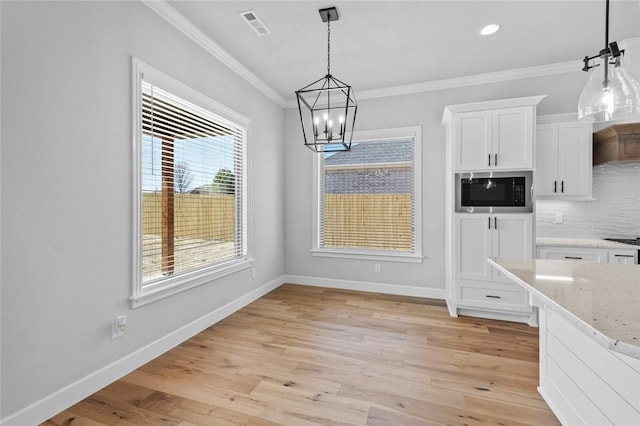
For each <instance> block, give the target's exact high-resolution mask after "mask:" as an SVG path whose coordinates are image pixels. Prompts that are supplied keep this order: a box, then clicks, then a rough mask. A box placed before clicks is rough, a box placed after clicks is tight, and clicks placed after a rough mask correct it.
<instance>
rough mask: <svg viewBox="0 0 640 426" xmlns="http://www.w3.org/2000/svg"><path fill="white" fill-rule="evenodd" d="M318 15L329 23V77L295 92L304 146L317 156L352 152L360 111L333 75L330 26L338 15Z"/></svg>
mask: <svg viewBox="0 0 640 426" xmlns="http://www.w3.org/2000/svg"><path fill="white" fill-rule="evenodd" d="M319 12H320V17H321V18H322V22H326V23H327V75H325V76H324V77H322V78H320V79H318V80H316V81H314V82H313V83H311V84H309V85H307V86H305V87H303V88H302V89H300V90H297V91H296V98H297V100H298V110H299V112H300V122H301V123H302V133H303V135H304V144H305V146H307V147H308V148H310V149H311V150H312V151H314V152H336V151H349V150H350V149H351V138H352V136H353V127H354V124H355V120H356V111H357V109H358V107H357V105H356V98H355V94H354V93H353V90H352V89H351V86H349V85H348V84H345V83H343V82H342V81H340V80H338V79H337V78H335V77H333V76H332V75H331V22H332V21H337V20H338V18H339V17H338V11H337V9H336V8H335V7H329V8H326V9H320V10H319Z"/></svg>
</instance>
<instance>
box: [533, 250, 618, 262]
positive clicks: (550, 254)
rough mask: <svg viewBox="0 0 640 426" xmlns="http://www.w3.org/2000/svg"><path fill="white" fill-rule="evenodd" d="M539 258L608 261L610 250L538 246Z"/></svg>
mask: <svg viewBox="0 0 640 426" xmlns="http://www.w3.org/2000/svg"><path fill="white" fill-rule="evenodd" d="M536 251H537V258H538V259H559V260H582V261H585V262H594V263H608V262H609V251H608V250H607V249H601V248H591V247H558V246H538V247H537V249H536Z"/></svg>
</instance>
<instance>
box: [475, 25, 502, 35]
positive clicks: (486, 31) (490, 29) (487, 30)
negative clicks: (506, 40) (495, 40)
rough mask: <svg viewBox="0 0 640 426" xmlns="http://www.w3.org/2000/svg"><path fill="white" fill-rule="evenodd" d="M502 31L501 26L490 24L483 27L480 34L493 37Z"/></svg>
mask: <svg viewBox="0 0 640 426" xmlns="http://www.w3.org/2000/svg"><path fill="white" fill-rule="evenodd" d="M499 29H500V25H498V24H489V25H486V26H484V27H482V29H481V30H480V34H482V35H491V34H493V33H495V32H497V31H498V30H499Z"/></svg>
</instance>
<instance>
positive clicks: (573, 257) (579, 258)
mask: <svg viewBox="0 0 640 426" xmlns="http://www.w3.org/2000/svg"><path fill="white" fill-rule="evenodd" d="M564 258H565V259H576V260H582V258H581V257H578V256H565V257H564Z"/></svg>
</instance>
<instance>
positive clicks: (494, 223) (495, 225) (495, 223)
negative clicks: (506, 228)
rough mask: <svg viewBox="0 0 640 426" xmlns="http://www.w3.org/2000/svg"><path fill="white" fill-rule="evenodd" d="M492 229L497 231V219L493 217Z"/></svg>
mask: <svg viewBox="0 0 640 426" xmlns="http://www.w3.org/2000/svg"><path fill="white" fill-rule="evenodd" d="M493 229H498V218H497V217H496V216H494V217H493Z"/></svg>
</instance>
